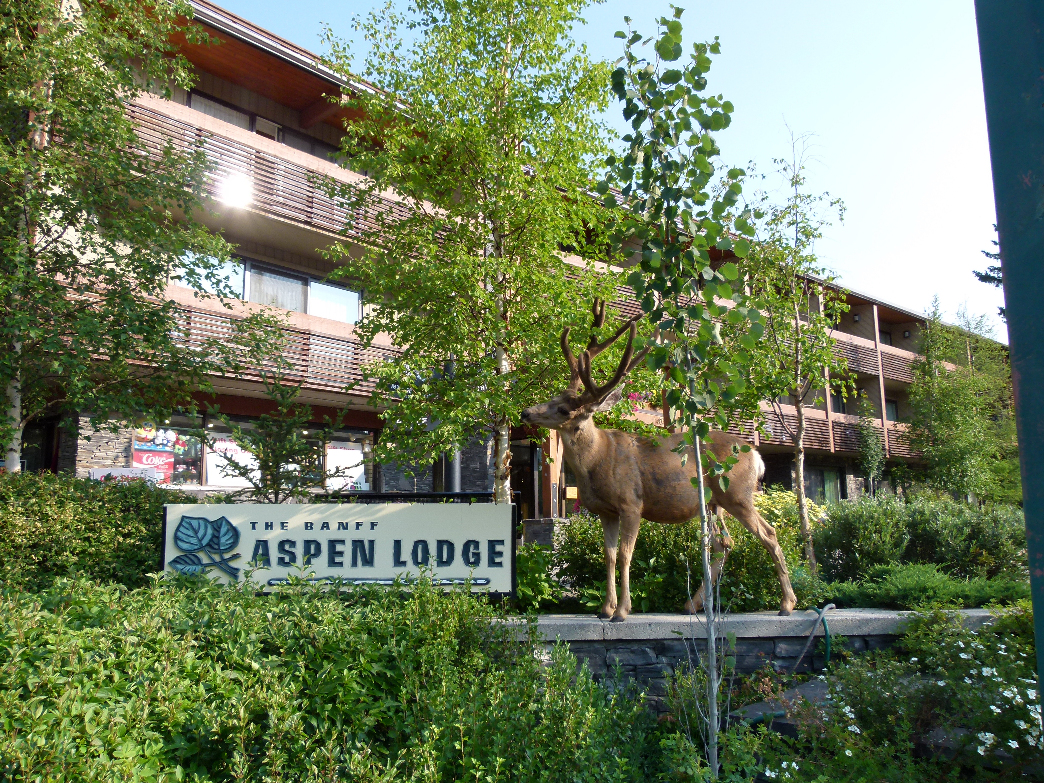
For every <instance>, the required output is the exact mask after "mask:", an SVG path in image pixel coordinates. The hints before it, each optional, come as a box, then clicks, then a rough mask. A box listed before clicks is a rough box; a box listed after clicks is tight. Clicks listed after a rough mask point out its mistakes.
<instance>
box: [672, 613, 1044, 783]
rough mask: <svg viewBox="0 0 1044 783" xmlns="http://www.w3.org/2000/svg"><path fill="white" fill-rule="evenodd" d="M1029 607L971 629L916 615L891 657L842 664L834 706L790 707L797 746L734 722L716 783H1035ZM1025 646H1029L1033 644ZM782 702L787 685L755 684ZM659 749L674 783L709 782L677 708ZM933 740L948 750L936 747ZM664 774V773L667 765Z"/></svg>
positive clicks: (1037, 724) (1037, 754)
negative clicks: (1012, 782)
mask: <svg viewBox="0 0 1044 783" xmlns="http://www.w3.org/2000/svg"><path fill="white" fill-rule="evenodd" d="M1031 626H1032V614H1031V613H1030V611H1029V605H1028V602H1026V603H1025V605H1024V606H1020V607H1013V608H1010V609H1006V610H1003V611H1002V612H1000V613H998V614H997V615H996V619H995V621H994V622H993V623H992V624H989V625H987V626H985V627H983V628H981V629H979V630H978V631H970V630H968V629H966V628H964V627H963V626H962V625H961V621H960V618H959V617H957V616H955V615H948V614H946V613H943V612H930V613H925V614H921V615H916V616H914V617H913V618H912V619H911V621H910V622H909V624H908V625H907V632H906V634H905V635H904V636H903V637H902V638H901V640H900V646H899V647H897V648H895V649H894V650H886V651H879V652H875V653H866V654H860V655H857V656H847V657H846V658H845V659H844V660H838V662H837V663H835V664H834V665H833V666H832V667H831V670H830V673H829V675H828V676H827V677H826V679H827V681H828V683H829V690H830V701H829V702H827V703H826V704H823V705H818V706H816V705H809V704H807V703H805V702H802V701H800V700H799V701H798V702H796V703H788V704H786V705H785V711H786V714H787V720H788V722H789V723H790V724H792V725H793V726H794V727H795V732H794V735H793V736H783V735H781V734H779V733H776V732H775V731H770V730H768V729H767V728H766V727H765V726H764V725H763V724H759V725H756V726H746V725H744V724H742V723H738V722H737V723H733V724H732V726H731V728H730V731H729V732H728V733H727V734H724V735H723V737H722V745H723V747H724V749H725V752H724V754H723V756H724V759H725V764H723V770H722V776H721V778H720V779H721V780H725V781H730V782H731V781H736V782H737V783H738V781H748V780H752V779H757V780H759V781H788V782H789V783H835V782H837V781H841V782H844V783H880V782H881V781H886V782H887V783H926V781H932V782H933V783H934V782H938V783H942V782H943V781H952V780H975V781H987V780H989V781H995V780H996V781H1002V780H1025V779H1033V780H1036V779H1039V776H1040V772H1039V763H1040V758H1041V749H1042V748H1044V740H1042V730H1041V720H1040V706H1039V700H1038V698H1039V694H1038V693H1037V685H1036V677H1035V673H1034V671H1033V648H1032V645H1027V644H1026V642H1025V637H1024V634H1023V632H1022V631H1021V630H1020V629H1025V628H1027V627H1031ZM1030 638H1032V637H1030ZM757 684H758V685H759V690H760V691H761V693H760V696H762V697H769V698H774V699H777V700H778V699H779V696H780V691H781V690H782V686H781V685H779V684H775V683H773V682H772V681H771V680H769V681H764V682H761V683H757ZM672 706H673V707H675V710H676V711H675V712H674V714H673V715H672V718H673V720H672V721H671V722H670V724H669V725H670V726H672V727H677V728H675V729H674V730H673V731H671V732H670V733H668V734H667V735H666V736H664V737H663V738H662V739H661V741H660V748H661V750H662V752H663V753H664V755H665V757H666V758H665V761H666V760H667V759H669V769H671V771H672V773H673V775H674V777H673V779H676V780H691V781H697V780H699V781H703V780H706V773H705V769H706V764H705V761H704V759H703V754H702V748H700V747H699V744H698V743H693V742H691V741H690V740H689V738H688V735H687V732H686V730H685V726H684V723H685V720H686V717H687V710H686V709H685V707H687V706H688V705H684V704H683V705H678V704H677V703H676V702H672ZM940 740H944V741H946V742H947V743H949V744H948V746H944V747H940V744H939V743H940ZM666 766H667V764H665V767H666Z"/></svg>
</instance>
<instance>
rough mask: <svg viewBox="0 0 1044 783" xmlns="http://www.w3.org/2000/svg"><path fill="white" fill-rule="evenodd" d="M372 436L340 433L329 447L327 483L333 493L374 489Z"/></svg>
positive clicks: (327, 445) (327, 446) (327, 451)
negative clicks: (329, 475) (334, 472)
mask: <svg viewBox="0 0 1044 783" xmlns="http://www.w3.org/2000/svg"><path fill="white" fill-rule="evenodd" d="M372 455H373V436H372V435H371V434H370V433H345V432H341V433H338V434H337V435H336V436H335V438H334V439H333V440H331V441H329V442H328V443H327V444H326V470H327V473H332V472H333V471H338V472H339V473H338V475H337V476H334V477H333V478H328V479H327V480H326V488H327V490H330V491H339V490H344V491H352V490H361V491H369V490H370V488H371V487H372V486H373V458H372Z"/></svg>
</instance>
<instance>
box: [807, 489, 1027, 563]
mask: <svg viewBox="0 0 1044 783" xmlns="http://www.w3.org/2000/svg"><path fill="white" fill-rule="evenodd" d="M815 544H816V552H817V554H818V555H819V559H820V563H821V565H822V572H821V575H822V577H823V578H824V579H826V580H828V581H838V580H845V579H859V578H861V577H865V576H866V575H867V574H869V573H870V571H871V569H873V568H874V567H876V566H884V565H889V564H895V563H900V562H904V563H934V564H935V565H938V566H939V567H940V568H941V569H942V570H943V571H945V572H946V573H948V574H952V575H954V576H958V577H968V578H971V577H986V578H991V577H995V576H1000V575H1003V576H1007V577H1010V578H1013V579H1018V578H1025V576H1026V529H1025V521H1024V517H1023V514H1022V510H1021V509H1019V508H1017V507H1014V506H985V507H982V508H979V507H975V506H970V505H968V504H967V503H960V502H958V501H955V500H953V499H952V498H949V497H933V496H929V495H920V496H916V497H914V498H912V499H911V500H909V501H906V502H904V501H902V500H899V499H898V498H896V497H894V496H888V495H885V496H878V497H876V498H870V497H863V498H860V499H859V500H856V501H849V502H845V503H839V504H836V505H833V506H831V507H830V509H829V511H828V512H827V516H826V520H825V521H824V522H823V523H821V524H820V525H819V527H818V528H817V529H816V532H815Z"/></svg>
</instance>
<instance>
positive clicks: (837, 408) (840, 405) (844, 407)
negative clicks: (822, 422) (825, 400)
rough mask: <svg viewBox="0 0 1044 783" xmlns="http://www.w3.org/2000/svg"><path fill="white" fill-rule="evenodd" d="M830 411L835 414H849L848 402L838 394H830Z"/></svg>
mask: <svg viewBox="0 0 1044 783" xmlns="http://www.w3.org/2000/svg"><path fill="white" fill-rule="evenodd" d="M830 410H831V411H832V412H834V413H848V402H847V400H845V398H844V397H842V396H841V395H840V394H838V393H837V392H830Z"/></svg>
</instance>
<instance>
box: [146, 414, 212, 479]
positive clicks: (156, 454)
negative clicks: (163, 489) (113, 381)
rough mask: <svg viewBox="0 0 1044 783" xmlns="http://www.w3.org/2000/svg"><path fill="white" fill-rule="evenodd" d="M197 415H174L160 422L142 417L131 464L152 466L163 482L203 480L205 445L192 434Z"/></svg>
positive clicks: (195, 427)
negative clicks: (203, 446) (192, 416)
mask: <svg viewBox="0 0 1044 783" xmlns="http://www.w3.org/2000/svg"><path fill="white" fill-rule="evenodd" d="M198 427H199V421H198V419H194V418H191V417H188V416H172V417H171V418H170V419H168V420H166V421H164V422H162V423H159V424H157V423H156V422H151V421H142V422H140V423H139V424H138V426H137V427H135V429H134V446H133V456H132V461H131V465H132V466H133V467H135V468H151V469H153V470H155V471H156V480H157V481H159V482H160V483H163V484H197V485H198V484H200V483H201V480H202V476H203V470H202V467H203V465H202V455H203V449H202V446H201V444H200V441H199V438H196V437H193V436H192V435H191V433H192V431H193V430H195V429H197V428H198Z"/></svg>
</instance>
